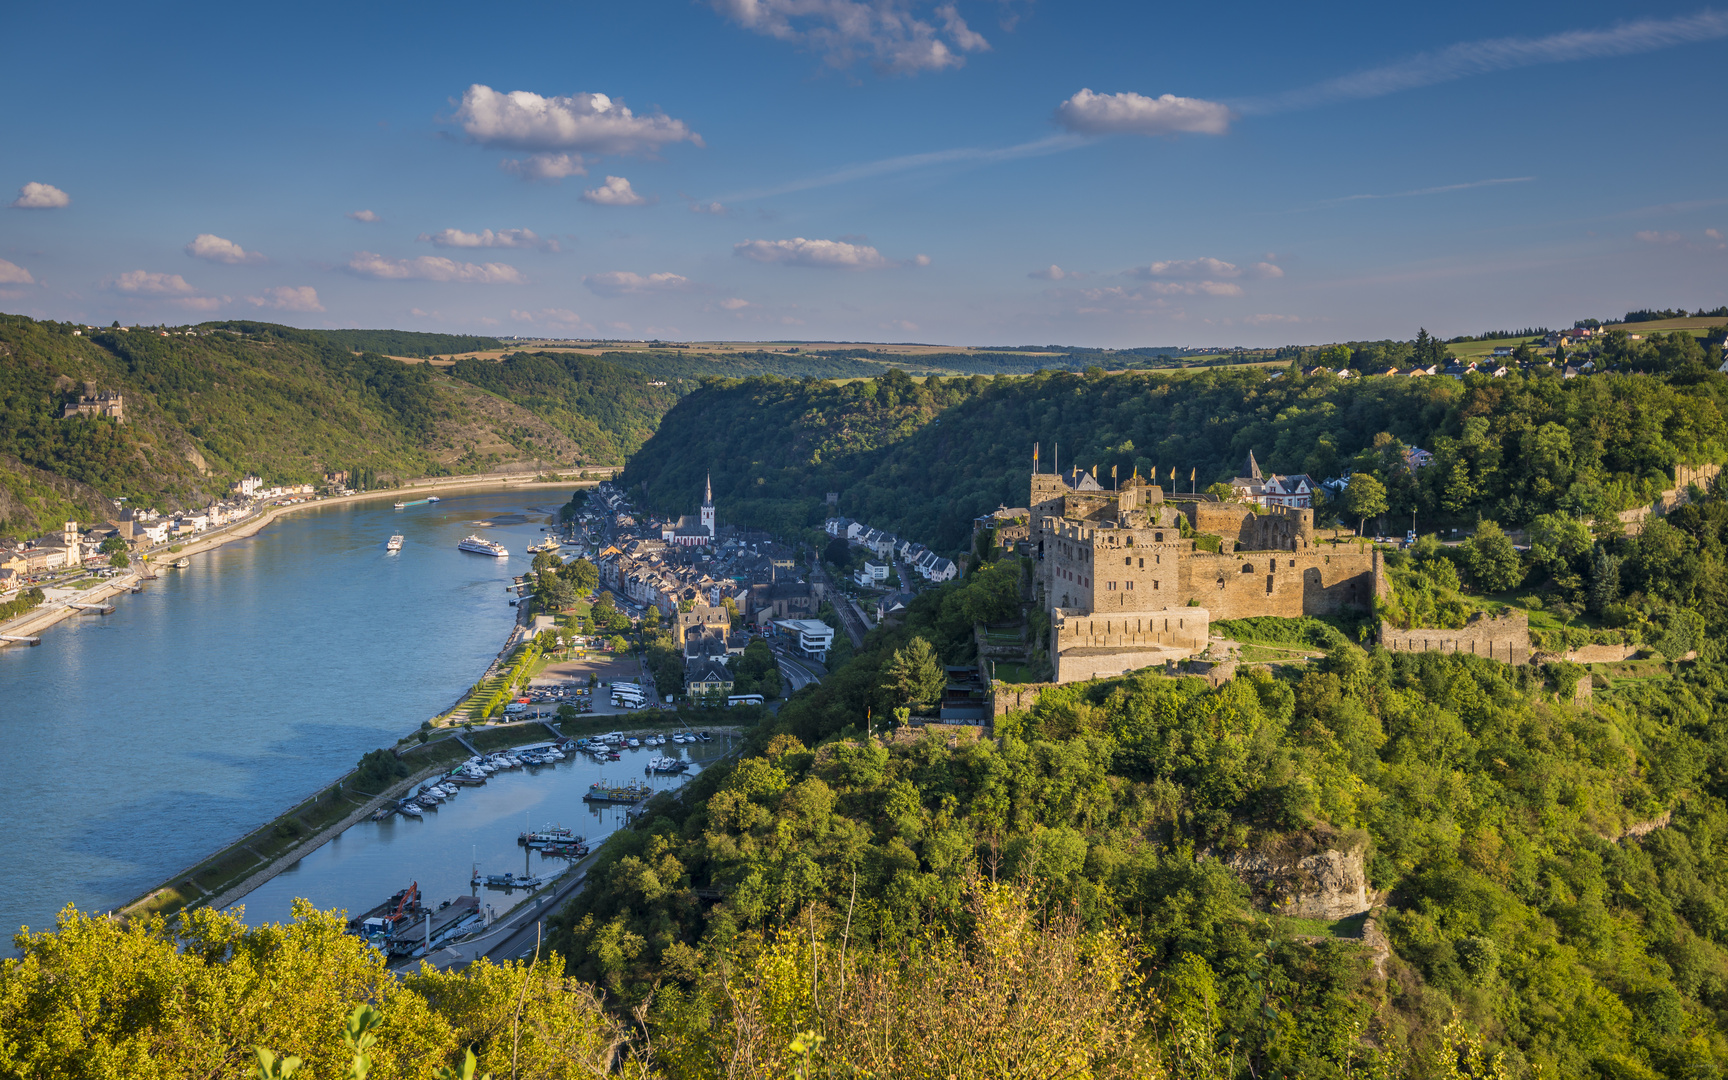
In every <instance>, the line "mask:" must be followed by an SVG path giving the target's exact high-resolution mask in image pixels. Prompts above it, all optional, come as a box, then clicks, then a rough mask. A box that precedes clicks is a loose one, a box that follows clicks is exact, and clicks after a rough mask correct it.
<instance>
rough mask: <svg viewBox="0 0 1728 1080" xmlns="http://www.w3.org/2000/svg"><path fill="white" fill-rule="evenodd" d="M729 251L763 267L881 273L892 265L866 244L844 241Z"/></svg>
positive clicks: (748, 244) (797, 241) (749, 244)
mask: <svg viewBox="0 0 1728 1080" xmlns="http://www.w3.org/2000/svg"><path fill="white" fill-rule="evenodd" d="M732 251H733V253H734V254H736V255H741V256H743V257H744V258H746V259H750V260H752V261H755V262H762V263H785V264H786V265H788V266H811V267H817V268H820V269H825V270H880V269H883V268H884V267H889V266H893V265H894V263H892V262H891V261H889V260H888V259H885V258H883V257H882V253H881V252H880V251H877V250H876V249H875V248H873V247H870V246H869V245H867V244H849V243H846V242H845V241H843V240H806V239H804V238H803V237H802V236H798V237H794V238H793V239H791V240H746V241H744V242H743V243H739V244H733V245H732Z"/></svg>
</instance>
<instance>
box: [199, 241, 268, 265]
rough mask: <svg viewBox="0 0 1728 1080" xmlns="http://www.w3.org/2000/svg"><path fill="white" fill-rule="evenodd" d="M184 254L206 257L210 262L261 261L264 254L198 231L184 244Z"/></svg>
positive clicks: (200, 257)
mask: <svg viewBox="0 0 1728 1080" xmlns="http://www.w3.org/2000/svg"><path fill="white" fill-rule="evenodd" d="M186 254H188V255H190V256H192V257H193V258H195V259H208V260H209V261H210V262H219V263H228V264H230V265H232V264H234V263H255V262H263V261H264V256H263V255H261V254H259V253H258V252H256V251H247V250H246V249H245V248H243V247H241V246H240V245H239V244H236V243H235V242H234V241H232V240H224V239H222V238H221V237H220V236H215V235H212V234H211V233H199V234H198V235H197V236H195V237H193V238H192V242H191V243H190V244H187V245H186Z"/></svg>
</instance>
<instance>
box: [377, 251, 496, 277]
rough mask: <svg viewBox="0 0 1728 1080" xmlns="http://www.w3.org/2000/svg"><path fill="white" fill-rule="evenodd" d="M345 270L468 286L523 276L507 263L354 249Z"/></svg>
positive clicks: (378, 275)
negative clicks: (409, 256)
mask: <svg viewBox="0 0 1728 1080" xmlns="http://www.w3.org/2000/svg"><path fill="white" fill-rule="evenodd" d="M348 269H349V271H351V272H352V273H355V274H358V275H360V276H361V277H369V278H377V279H379V280H381V281H454V282H461V283H463V284H471V285H516V284H520V283H521V282H523V281H524V280H526V279H525V278H523V276H522V272H521V271H520V270H518V269H516V268H515V267H514V266H511V265H509V264H507V263H470V262H457V261H455V260H454V259H446V258H444V257H443V256H441V255H420V256H417V257H415V258H412V259H392V258H389V257H388V256H385V255H379V254H378V253H376V252H372V251H356V252H355V253H354V255H353V257H352V258H350V259H349V260H348Z"/></svg>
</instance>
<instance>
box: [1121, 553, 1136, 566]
mask: <svg viewBox="0 0 1728 1080" xmlns="http://www.w3.org/2000/svg"><path fill="white" fill-rule="evenodd" d="M1122 565H1123V566H1133V565H1134V556H1132V555H1130V556H1128V557H1127V558H1126V559H1123V560H1122Z"/></svg>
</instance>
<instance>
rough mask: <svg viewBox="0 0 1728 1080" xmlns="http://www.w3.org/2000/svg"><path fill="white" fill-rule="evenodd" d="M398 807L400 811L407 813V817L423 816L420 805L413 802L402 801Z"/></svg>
mask: <svg viewBox="0 0 1728 1080" xmlns="http://www.w3.org/2000/svg"><path fill="white" fill-rule="evenodd" d="M396 809H397V810H398V811H399V812H400V813H402V814H403V815H405V816H407V817H421V816H423V815H422V814H421V811H420V808H419V807H418V806H415V805H414V804H413V803H411V802H404V803H401V804H399V805H398V806H397V807H396Z"/></svg>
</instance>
